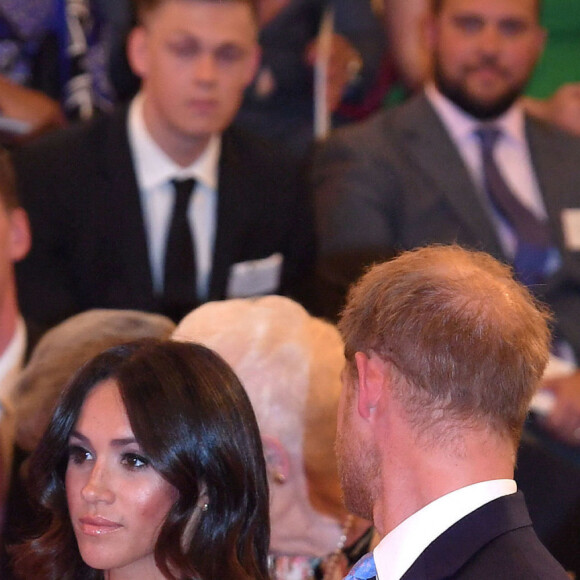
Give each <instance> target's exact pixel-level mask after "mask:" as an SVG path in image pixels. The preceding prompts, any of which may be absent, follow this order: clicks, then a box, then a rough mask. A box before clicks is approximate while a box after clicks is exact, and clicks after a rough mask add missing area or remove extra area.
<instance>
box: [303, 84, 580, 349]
mask: <svg viewBox="0 0 580 580" xmlns="http://www.w3.org/2000/svg"><path fill="white" fill-rule="evenodd" d="M526 133H527V137H528V140H529V146H530V150H531V155H532V163H533V166H534V170H535V172H536V176H537V178H538V181H539V185H540V189H541V192H542V196H543V198H544V202H545V205H546V209H547V212H548V216H549V222H550V226H551V229H552V235H553V239H554V241H555V243H556V245H557V246H558V248H559V250H560V253H561V257H562V266H561V268H560V269H559V270H558V271H557V272H556V273H555V274H554V275H553V276H552V278H551V279H549V280H548V282H547V284H546V286H545V287H544V288H540V289H538V294H539V297H540V298H541V299H543V300H545V301H546V302H547V303H548V304H549V305H550V306H551V308H552V309H553V310H554V313H555V315H556V320H557V330H558V332H560V333H561V335H562V336H563V337H564V338H565V339H566V340H568V342H569V343H570V344H571V345H572V346H573V348H574V350H575V352H576V356H580V324H577V320H578V317H580V252H578V251H574V250H573V249H570V248H569V247H567V245H566V243H565V240H564V233H563V227H562V211H563V210H565V209H569V208H572V209H580V139H578V138H576V137H573V136H571V135H569V134H567V133H564V132H562V131H560V130H558V129H556V128H555V127H552V126H550V125H547V124H543V123H540V122H539V121H537V120H534V119H532V118H528V119H527V120H526ZM313 179H314V185H315V191H316V198H317V218H318V226H319V231H320V246H321V254H322V255H323V257H325V258H326V259H330V258H332V257H335V256H341V255H349V256H352V255H356V257H357V259H358V260H359V261H360V262H361V263H362V262H367V263H368V262H371V261H373V260H376V259H382V258H383V257H385V258H386V257H390V256H391V255H392V253H393V252H394V251H400V250H405V249H410V248H413V247H417V246H423V245H426V244H429V243H452V242H457V243H459V244H461V245H464V246H467V247H472V248H476V249H481V250H484V251H487V252H489V253H490V254H492V255H493V256H495V257H496V258H498V259H501V260H504V261H505V260H506V259H507V258H506V256H505V255H504V253H503V251H502V248H501V245H500V242H499V239H498V237H497V235H496V231H495V228H494V225H493V223H492V221H491V217H490V214H489V213H488V209H487V208H486V206H485V204H484V203H483V201H482V198H481V196H480V195H479V194H478V191H477V189H476V186H475V184H474V183H473V182H472V180H471V177H470V175H469V172H468V170H467V168H466V167H465V165H464V164H463V161H462V159H461V157H460V155H459V153H458V151H457V150H456V148H455V145H454V144H453V142H452V141H451V139H450V137H449V135H448V133H447V131H446V129H445V128H444V126H443V124H442V123H441V121H440V119H439V117H438V116H437V114H436V113H435V111H434V110H433V108H432V107H431V105H430V104H429V102H428V101H427V99H426V97H425V96H424V95H419V96H417V97H415V98H413V99H411V100H410V101H408V102H407V103H405V104H404V105H402V106H400V107H398V108H396V109H392V110H388V111H384V112H381V113H379V114H378V115H376V116H374V117H373V118H371V119H370V120H367V121H365V122H363V123H360V124H358V125H356V126H351V127H347V128H344V129H341V130H338V131H336V133H335V134H334V135H333V137H332V138H331V139H330V140H329V141H328V142H327V144H326V145H325V146H323V147H322V148H320V149H319V151H318V153H317V156H316V160H315V163H314V169H313ZM332 263H333V264H334V265H335V266H336V264H340V260H332ZM333 275H335V276H336V277H340V276H339V275H338V274H336V273H334V274H333Z"/></svg>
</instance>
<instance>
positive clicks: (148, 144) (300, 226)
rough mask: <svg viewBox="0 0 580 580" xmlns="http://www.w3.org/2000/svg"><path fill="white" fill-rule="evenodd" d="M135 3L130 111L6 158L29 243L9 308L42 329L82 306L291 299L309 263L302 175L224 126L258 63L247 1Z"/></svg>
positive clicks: (168, 308) (160, 307)
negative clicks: (14, 306) (15, 305)
mask: <svg viewBox="0 0 580 580" xmlns="http://www.w3.org/2000/svg"><path fill="white" fill-rule="evenodd" d="M136 10H137V17H138V23H137V26H136V27H135V28H134V29H133V31H132V32H131V34H130V37H129V39H128V57H129V61H130V63H131V66H132V68H133V70H134V71H135V72H136V73H137V74H138V75H139V77H140V78H141V91H140V92H139V94H138V95H137V96H136V98H135V99H134V100H133V101H132V102H131V104H130V105H129V107H128V108H122V109H120V110H118V111H117V112H115V113H113V114H112V115H111V116H107V117H102V118H100V119H97V120H96V121H94V122H93V123H91V124H90V125H81V126H77V127H74V128H71V129H70V130H67V131H63V132H61V133H58V134H55V135H53V136H50V137H49V138H47V139H45V140H42V141H39V142H38V143H36V144H34V145H32V146H30V147H28V148H25V149H22V150H19V151H17V152H16V154H15V163H16V168H17V171H18V178H19V181H20V187H21V191H22V198H23V203H24V206H25V207H26V208H27V210H28V211H29V214H30V217H31V222H32V228H33V232H34V235H35V246H34V249H33V251H32V252H31V254H30V256H29V257H28V259H27V260H26V261H25V262H24V263H23V264H22V267H21V268H19V270H18V279H19V291H20V298H21V304H22V308H23V310H24V312H26V313H28V314H29V315H30V316H32V317H33V318H35V319H36V320H38V321H39V322H40V323H42V324H45V325H49V324H53V323H55V322H57V321H59V320H62V319H63V318H65V317H67V316H69V315H71V314H74V313H76V312H79V311H82V310H85V309H87V308H93V307H107V308H134V309H140V310H152V311H158V312H162V313H165V314H168V315H170V316H171V317H172V318H174V319H179V318H181V316H183V314H185V313H186V312H188V311H189V310H191V309H192V308H193V307H194V306H195V305H196V304H199V303H201V302H205V301H207V300H215V299H221V298H224V297H230V296H250V295H255V294H266V293H275V292H281V293H293V292H295V291H297V290H296V288H297V287H298V286H299V285H300V283H301V282H302V280H303V279H304V277H305V276H307V274H308V272H309V269H310V265H311V263H312V261H313V258H314V241H313V240H314V233H313V226H312V216H311V209H310V203H309V196H308V192H307V188H306V187H305V185H304V182H303V181H302V179H301V171H300V168H299V167H297V166H296V164H294V163H293V161H292V160H291V159H290V158H289V157H288V156H285V155H284V153H283V152H281V151H279V150H278V149H276V148H272V147H269V146H268V145H267V144H265V143H263V142H262V141H260V140H258V139H254V138H253V137H252V136H250V135H248V134H246V133H243V132H241V131H238V130H236V129H235V128H233V127H230V123H231V121H232V119H233V117H234V116H235V114H236V112H237V110H238V107H239V105H240V102H241V99H242V96H243V92H244V89H245V88H246V86H247V85H248V84H249V83H250V82H251V80H252V78H253V75H254V73H255V70H256V67H257V65H258V60H259V48H258V44H257V30H258V27H257V5H256V2H255V0H225V1H223V0H154V1H148V0H139V1H138V2H136ZM191 180H193V181H191ZM184 187H185V189H184ZM174 200H178V201H177V202H175V201H174ZM179 200H180V201H179Z"/></svg>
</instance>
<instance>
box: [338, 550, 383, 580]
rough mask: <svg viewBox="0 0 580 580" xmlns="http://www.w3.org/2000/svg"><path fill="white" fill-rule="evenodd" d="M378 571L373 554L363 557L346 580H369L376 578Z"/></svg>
mask: <svg viewBox="0 0 580 580" xmlns="http://www.w3.org/2000/svg"><path fill="white" fill-rule="evenodd" d="M376 575H377V569H376V567H375V559H374V558H373V554H372V552H371V553H369V554H366V555H365V556H363V557H362V558H361V559H360V560H359V561H358V562H357V563H356V564H355V565H354V566H353V567H352V569H351V571H350V572H349V573H348V575H347V576H345V578H344V580H368V579H369V578H375V577H376Z"/></svg>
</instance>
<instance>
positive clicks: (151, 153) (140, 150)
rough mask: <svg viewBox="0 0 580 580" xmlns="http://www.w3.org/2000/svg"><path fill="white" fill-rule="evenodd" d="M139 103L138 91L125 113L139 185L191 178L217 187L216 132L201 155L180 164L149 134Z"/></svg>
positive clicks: (218, 148) (148, 186)
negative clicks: (187, 163)
mask: <svg viewBox="0 0 580 580" xmlns="http://www.w3.org/2000/svg"><path fill="white" fill-rule="evenodd" d="M143 102H144V97H143V95H142V94H141V93H139V94H138V95H137V96H136V97H135V98H134V99H133V101H132V102H131V105H130V107H129V116H128V131H129V142H130V144H131V148H132V151H133V159H134V163H135V173H136V175H137V182H138V183H139V186H140V188H141V189H143V190H145V191H148V190H150V189H152V188H155V187H159V186H160V185H163V184H165V183H167V182H168V181H170V180H171V179H175V178H178V179H186V178H188V177H193V178H194V179H195V180H196V181H198V182H200V183H203V184H204V185H206V186H207V187H209V188H210V189H213V190H217V186H218V170H219V158H220V153H221V137H220V135H219V134H215V135H212V136H211V138H210V140H209V143H208V145H207V147H206V148H205V149H204V151H203V152H202V154H201V155H200V156H199V157H198V158H197V159H196V160H195V161H194V162H193V163H192V164H191V165H189V166H188V167H181V166H180V165H178V164H177V163H175V162H174V161H173V160H172V159H171V158H170V157H169V156H168V155H167V154H166V153H165V152H164V151H163V150H162V149H161V147H159V145H157V143H156V142H155V140H154V139H153V137H151V134H150V133H149V131H148V130H147V127H146V126H145V119H144V117H143Z"/></svg>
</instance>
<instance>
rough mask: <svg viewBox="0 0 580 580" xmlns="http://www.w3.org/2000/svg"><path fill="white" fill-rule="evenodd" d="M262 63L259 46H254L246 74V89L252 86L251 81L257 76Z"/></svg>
mask: <svg viewBox="0 0 580 580" xmlns="http://www.w3.org/2000/svg"><path fill="white" fill-rule="evenodd" d="M261 62H262V49H261V48H260V46H259V45H256V46H255V48H254V52H253V53H252V55H251V58H250V63H249V66H248V74H247V76H246V88H247V87H249V86H250V85H251V84H252V81H253V80H254V78H255V77H256V75H257V74H258V71H259V70H260V63H261Z"/></svg>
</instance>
